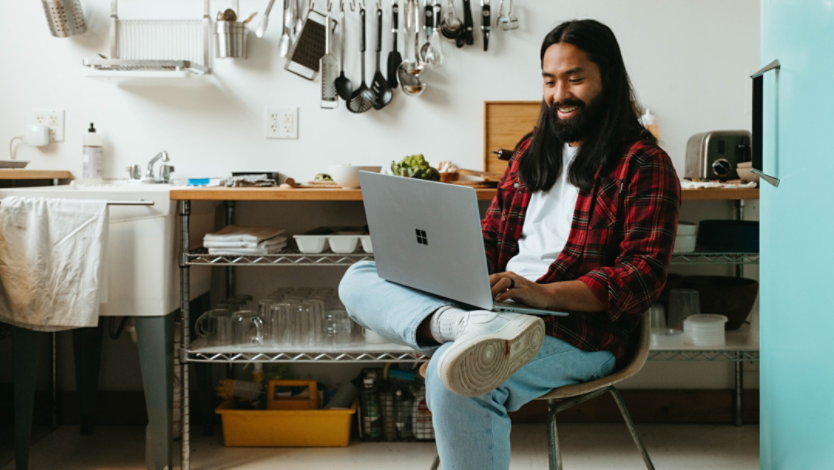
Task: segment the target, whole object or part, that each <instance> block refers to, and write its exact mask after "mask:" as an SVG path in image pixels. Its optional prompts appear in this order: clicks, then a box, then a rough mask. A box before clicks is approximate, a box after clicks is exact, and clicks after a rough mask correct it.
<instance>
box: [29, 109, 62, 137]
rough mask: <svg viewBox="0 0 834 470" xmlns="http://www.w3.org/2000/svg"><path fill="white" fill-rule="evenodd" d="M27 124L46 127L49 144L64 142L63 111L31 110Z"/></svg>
mask: <svg viewBox="0 0 834 470" xmlns="http://www.w3.org/2000/svg"><path fill="white" fill-rule="evenodd" d="M29 124H43V125H45V126H46V127H48V128H49V141H50V142H63V141H64V110H63V109H43V108H41V109H33V110H32V111H31V112H30V113H29Z"/></svg>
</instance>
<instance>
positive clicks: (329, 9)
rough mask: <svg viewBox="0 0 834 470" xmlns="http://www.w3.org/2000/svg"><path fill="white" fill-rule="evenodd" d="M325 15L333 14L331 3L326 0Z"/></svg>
mask: <svg viewBox="0 0 834 470" xmlns="http://www.w3.org/2000/svg"><path fill="white" fill-rule="evenodd" d="M327 13H333V2H332V1H330V0H327Z"/></svg>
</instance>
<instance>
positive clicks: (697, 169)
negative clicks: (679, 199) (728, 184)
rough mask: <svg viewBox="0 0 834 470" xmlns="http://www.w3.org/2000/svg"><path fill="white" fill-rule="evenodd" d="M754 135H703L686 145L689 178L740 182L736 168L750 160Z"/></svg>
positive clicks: (717, 133) (687, 175)
mask: <svg viewBox="0 0 834 470" xmlns="http://www.w3.org/2000/svg"><path fill="white" fill-rule="evenodd" d="M751 155H752V154H751V152H750V132H748V131H711V132H701V133H700V134H695V135H693V136H692V137H690V138H689V141H688V142H687V143H686V175H685V176H686V177H687V178H690V179H692V178H699V179H702V180H723V181H726V180H734V179H738V172H736V166H738V164H739V163H742V162H747V161H750V159H751Z"/></svg>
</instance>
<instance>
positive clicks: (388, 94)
mask: <svg viewBox="0 0 834 470" xmlns="http://www.w3.org/2000/svg"><path fill="white" fill-rule="evenodd" d="M376 20H377V35H376V73H375V74H374V81H373V82H372V83H371V90H373V92H374V98H376V99H375V102H374V109H382V108H384V107H385V105H387V104H388V103H390V102H391V98H393V97H394V93H393V92H392V91H391V87H389V86H388V81H387V80H385V77H384V76H383V75H382V72H380V70H379V60H380V58H379V56H380V54H381V52H382V9H381V8H377V9H376Z"/></svg>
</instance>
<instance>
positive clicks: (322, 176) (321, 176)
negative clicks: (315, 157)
mask: <svg viewBox="0 0 834 470" xmlns="http://www.w3.org/2000/svg"><path fill="white" fill-rule="evenodd" d="M315 180H316V181H333V178H331V177H330V175H328V174H327V173H319V174H317V175H316V178H315Z"/></svg>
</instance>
